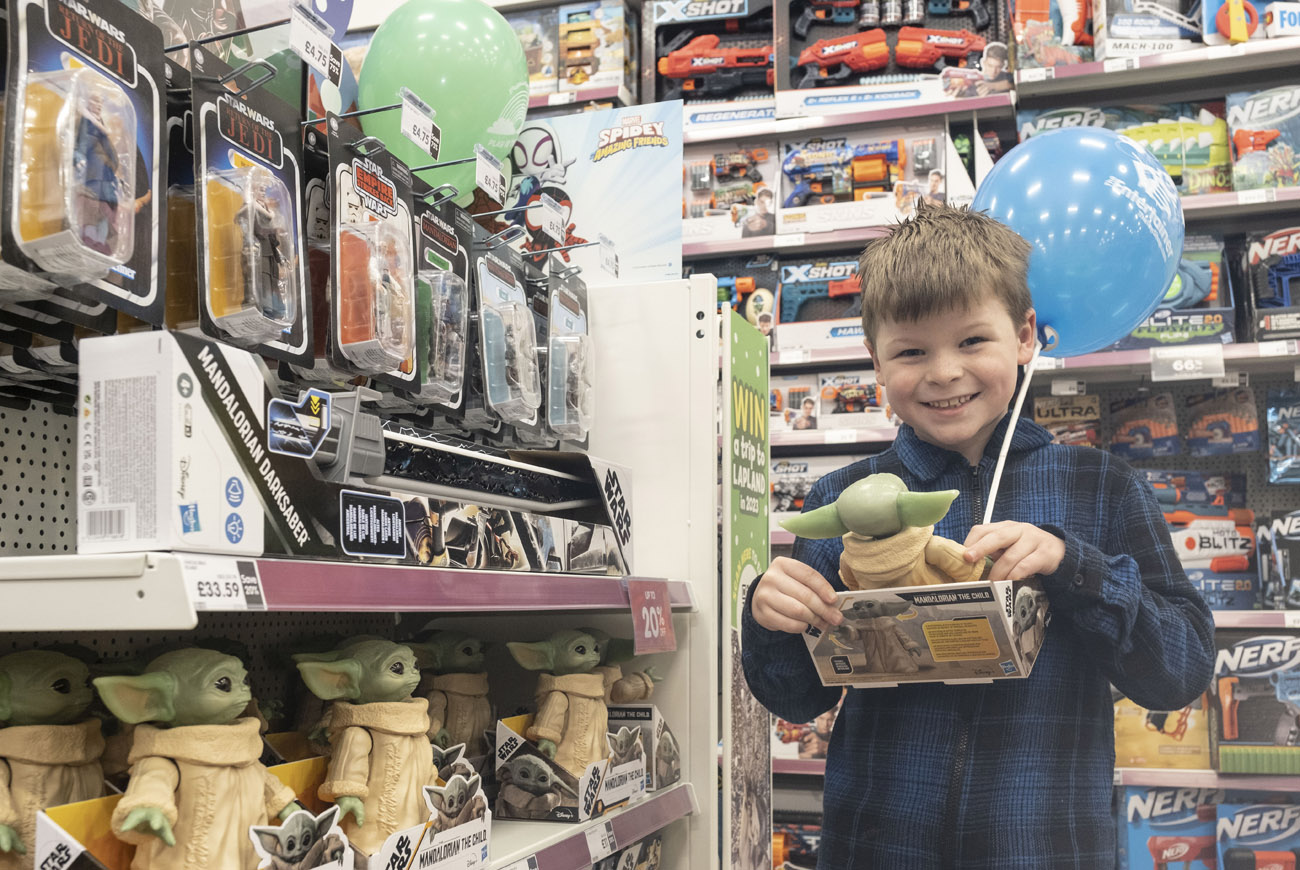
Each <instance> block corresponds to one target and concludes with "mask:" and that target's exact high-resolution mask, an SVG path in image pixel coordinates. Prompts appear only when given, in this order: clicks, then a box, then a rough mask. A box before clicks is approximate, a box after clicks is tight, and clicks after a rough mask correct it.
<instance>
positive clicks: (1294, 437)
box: [1264, 387, 1300, 483]
mask: <svg viewBox="0 0 1300 870" xmlns="http://www.w3.org/2000/svg"><path fill="white" fill-rule="evenodd" d="M1264 413H1265V415H1266V417H1267V420H1268V482H1269V483H1300V429H1297V425H1296V424H1297V423H1298V422H1300V391H1297V390H1295V389H1292V388H1289V387H1271V388H1269V391H1268V404H1267V406H1266V407H1265V409H1264Z"/></svg>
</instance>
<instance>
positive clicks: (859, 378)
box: [818, 369, 897, 429]
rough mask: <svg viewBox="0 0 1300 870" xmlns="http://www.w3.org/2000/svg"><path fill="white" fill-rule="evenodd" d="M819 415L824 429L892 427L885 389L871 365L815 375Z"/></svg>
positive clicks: (891, 417)
mask: <svg viewBox="0 0 1300 870" xmlns="http://www.w3.org/2000/svg"><path fill="white" fill-rule="evenodd" d="M818 382H819V385H820V388H819V391H818V393H819V395H818V401H819V404H818V407H819V414H818V418H819V419H820V420H821V425H822V428H824V429H893V428H894V426H895V425H897V424H896V422H895V421H896V418H894V417H893V416H892V415H891V414H890V413H889V410H888V407H887V406H886V404H885V390H884V388H883V387H881V386H878V385H877V384H876V373H875V372H874V371H872V370H870V369H867V370H863V371H856V372H834V373H831V374H824V375H821V376H820V377H819V378H818Z"/></svg>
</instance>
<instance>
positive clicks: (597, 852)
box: [586, 822, 618, 864]
mask: <svg viewBox="0 0 1300 870" xmlns="http://www.w3.org/2000/svg"><path fill="white" fill-rule="evenodd" d="M586 834H587V851H588V852H590V853H591V863H593V864H595V863H596V862H597V861H599V860H600V859H602V858H608V857H609V856H610V855H613V854H614V852H615V851H616V850H617V849H618V841H617V840H615V839H614V823H613V822H605V824H603V825H596V826H595V827H594V828H588V829H587V831H586Z"/></svg>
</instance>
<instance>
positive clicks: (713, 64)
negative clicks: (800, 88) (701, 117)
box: [659, 33, 775, 100]
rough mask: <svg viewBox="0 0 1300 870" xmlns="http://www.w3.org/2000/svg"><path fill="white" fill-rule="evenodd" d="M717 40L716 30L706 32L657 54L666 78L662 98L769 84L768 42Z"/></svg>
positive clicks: (717, 93)
mask: <svg viewBox="0 0 1300 870" xmlns="http://www.w3.org/2000/svg"><path fill="white" fill-rule="evenodd" d="M720 42H721V39H720V38H719V37H718V35H717V34H716V33H706V34H704V35H703V36H697V37H695V38H694V39H692V40H691V41H690V42H688V43H686V45H684V46H682V47H681V48H679V49H676V50H675V51H670V52H669V53H668V54H667V55H665V56H664V57H661V58H659V75H661V76H663V77H664V78H666V79H667V80H668V82H667V85H666V91H665V93H664V97H663V98H664V99H665V100H678V99H681V98H682V96H683V95H684V94H690V95H693V96H694V95H700V96H704V95H709V96H722V95H725V94H729V93H731V92H733V91H737V90H740V89H741V88H743V87H751V86H755V85H762V84H766V85H767V86H768V87H771V86H772V84H773V82H774V81H775V72H774V70H773V68H772V46H770V45H765V46H763V47H762V48H720V47H719V43H720Z"/></svg>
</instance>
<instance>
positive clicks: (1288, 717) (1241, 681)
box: [1218, 671, 1300, 746]
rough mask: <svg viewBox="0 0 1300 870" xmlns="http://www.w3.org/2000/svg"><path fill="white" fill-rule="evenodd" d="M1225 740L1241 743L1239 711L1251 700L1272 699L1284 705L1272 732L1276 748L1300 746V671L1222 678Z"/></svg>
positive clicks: (1221, 692)
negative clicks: (1241, 705)
mask: <svg viewBox="0 0 1300 870" xmlns="http://www.w3.org/2000/svg"><path fill="white" fill-rule="evenodd" d="M1218 691H1219V706H1220V707H1221V708H1222V710H1223V739H1224V740H1238V739H1240V737H1241V728H1240V726H1239V724H1238V722H1237V708H1238V706H1239V705H1240V704H1241V702H1242V701H1246V700H1249V699H1250V698H1260V697H1272V698H1273V699H1274V700H1276V701H1277V702H1278V703H1279V704H1281V705H1282V706H1283V710H1282V712H1281V713H1280V714H1279V715H1278V720H1277V725H1276V726H1275V727H1274V729H1273V745H1274V746H1300V671H1275V672H1273V673H1271V674H1269V675H1268V676H1267V677H1239V676H1228V677H1219V683H1218Z"/></svg>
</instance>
